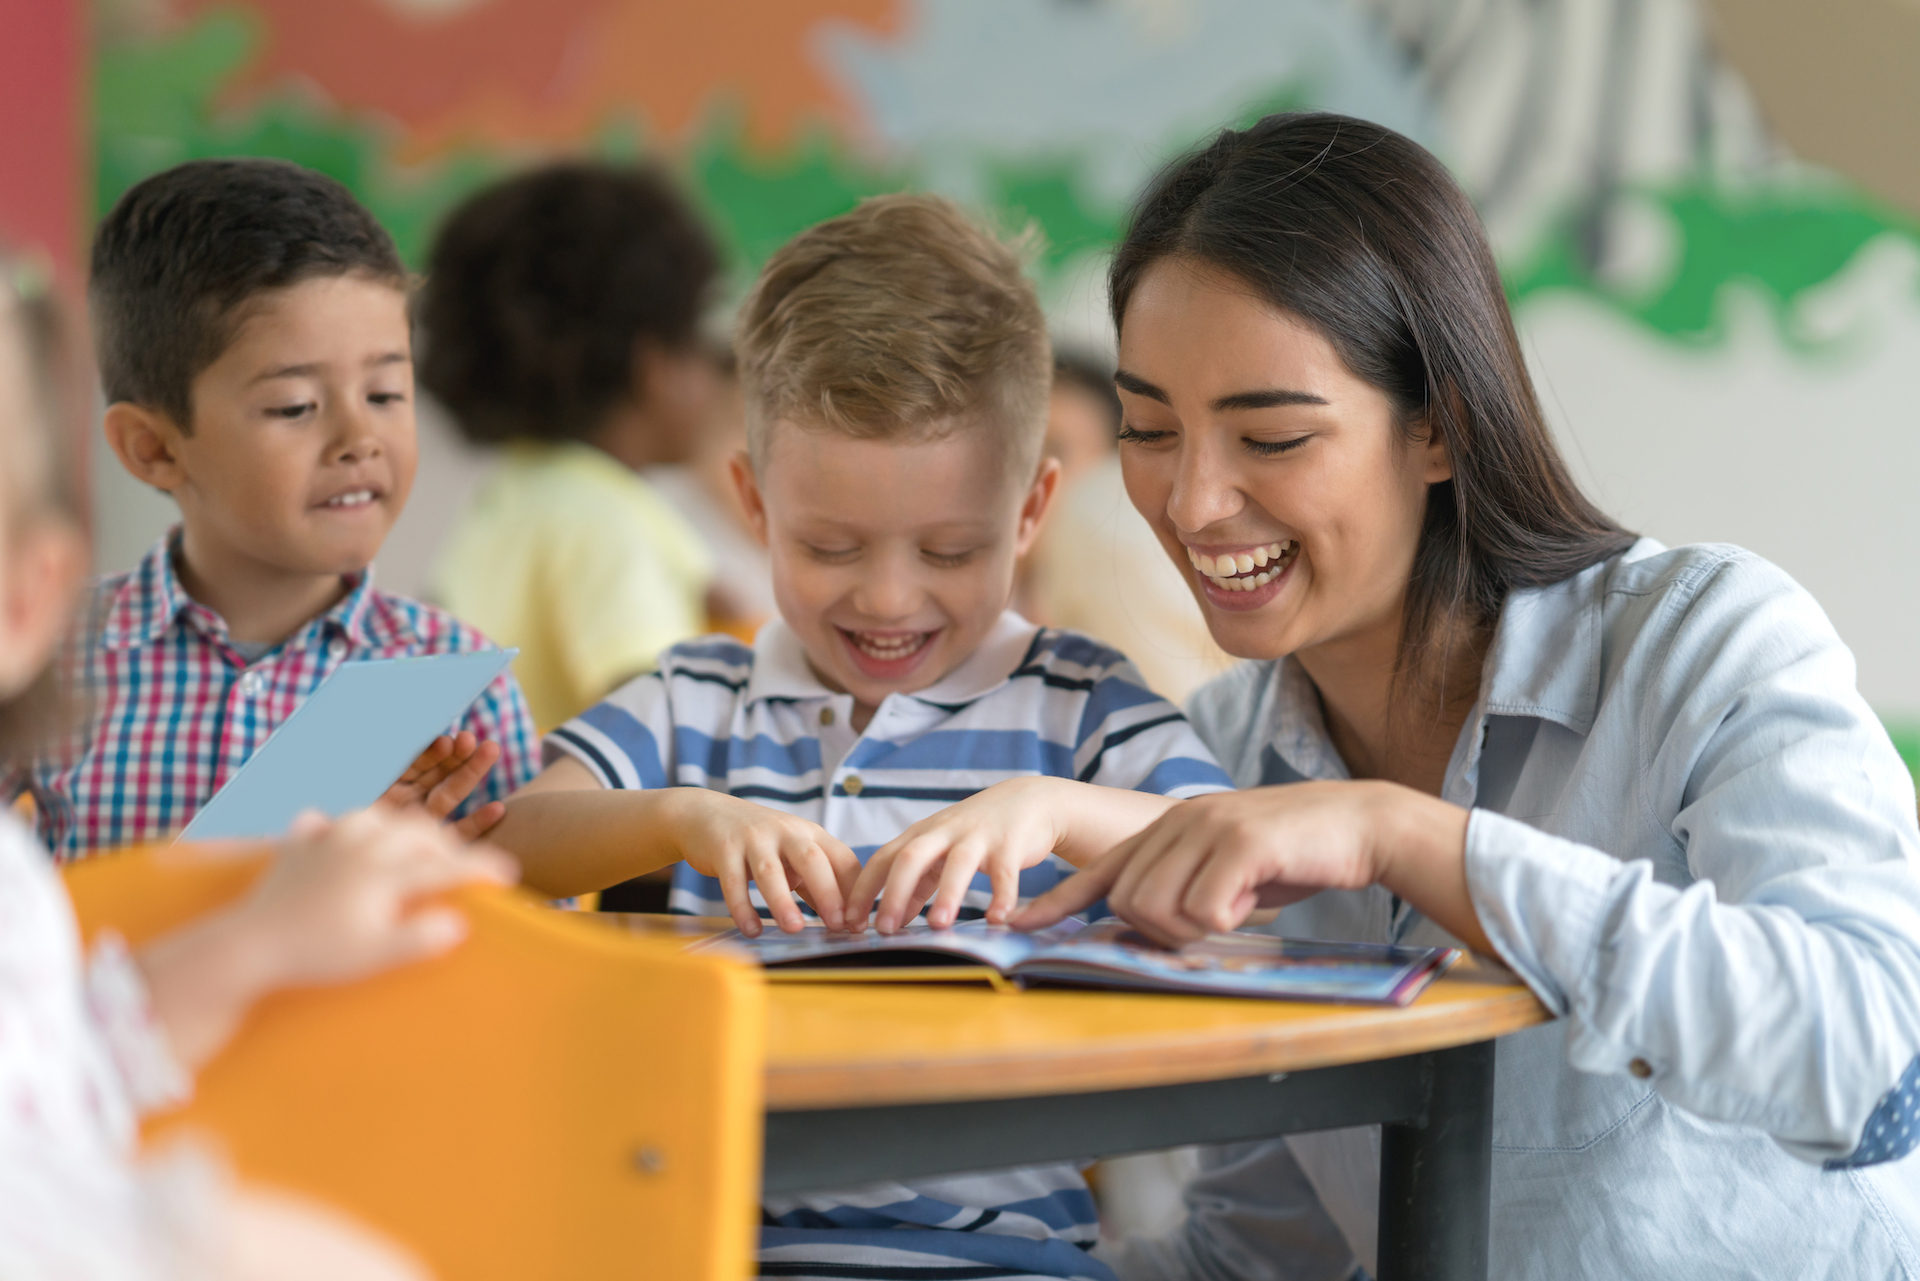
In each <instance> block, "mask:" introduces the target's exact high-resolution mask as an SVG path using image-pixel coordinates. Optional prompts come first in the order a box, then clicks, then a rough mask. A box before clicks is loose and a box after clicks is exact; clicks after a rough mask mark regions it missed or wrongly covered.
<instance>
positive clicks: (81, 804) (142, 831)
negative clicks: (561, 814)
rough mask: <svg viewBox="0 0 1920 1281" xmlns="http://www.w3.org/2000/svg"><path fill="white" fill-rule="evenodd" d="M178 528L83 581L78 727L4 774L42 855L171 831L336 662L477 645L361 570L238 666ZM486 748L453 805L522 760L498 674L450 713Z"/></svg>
mask: <svg viewBox="0 0 1920 1281" xmlns="http://www.w3.org/2000/svg"><path fill="white" fill-rule="evenodd" d="M178 538H179V533H178V531H177V530H176V531H174V532H172V533H169V534H168V535H167V537H166V538H164V539H162V540H161V541H160V542H159V544H158V545H156V546H155V547H154V549H153V550H152V551H151V552H149V553H147V555H146V558H145V559H144V560H142V561H141V562H140V564H139V566H138V567H137V568H136V569H134V570H133V571H132V572H131V573H127V574H120V575H114V576H111V577H107V578H102V579H99V580H97V581H96V582H95V584H94V586H93V590H92V593H91V595H90V598H89V600H88V602H87V605H86V608H85V611H84V612H83V614H82V616H81V619H80V621H79V623H78V625H77V626H76V628H75V631H74V634H73V635H72V636H71V637H70V639H69V642H68V645H67V648H66V650H65V652H64V654H63V656H62V662H63V664H64V675H65V677H66V679H67V681H68V682H69V683H70V688H71V690H72V693H73V696H74V701H75V703H76V705H77V706H78V707H79V709H80V710H81V714H82V718H83V720H82V724H81V725H80V726H79V727H78V729H77V730H76V732H75V733H74V734H73V735H72V736H71V737H70V738H69V739H68V740H67V741H66V742H65V743H63V744H62V745H61V746H60V747H59V749H58V750H56V751H54V752H51V753H49V754H47V755H45V756H42V757H41V758H40V759H38V760H36V761H35V762H34V763H33V765H32V767H31V768H30V769H29V770H16V771H14V772H13V773H12V774H11V775H10V776H9V777H8V778H7V779H6V791H7V793H8V794H9V795H12V796H18V794H19V793H21V792H22V791H30V792H31V793H32V795H33V800H34V807H35V822H36V824H37V825H38V827H39V830H40V837H41V839H42V840H43V841H45V842H46V844H47V846H48V848H50V849H51V850H52V851H53V853H54V855H55V857H56V858H59V859H61V860H63V861H64V860H67V859H74V858H81V857H84V856H86V855H88V854H92V853H95V852H99V851H103V850H111V849H118V848H120V847H123V846H127V845H134V844H139V843H141V842H144V841H153V840H158V839H164V838H166V837H168V836H170V835H172V834H173V833H174V832H176V831H178V830H179V829H180V828H182V827H184V826H185V825H186V823H187V820H188V819H190V818H191V817H192V816H193V814H194V812H195V811H196V810H198V809H199V808H200V807H201V806H202V805H204V804H206V803H207V801H208V800H209V799H210V798H211V797H212V796H213V794H214V793H215V792H216V791H218V790H219V789H220V787H221V785H222V784H224V783H225V782H226V781H227V779H229V778H230V777H232V776H233V773H234V771H235V770H237V769H239V768H240V766H241V765H243V764H244V763H246V761H247V758H249V757H250V756H252V755H253V753H254V752H255V751H256V750H258V749H259V747H260V745H261V744H262V743H264V742H266V741H267V738H268V736H269V735H271V734H272V733H273V731H274V730H276V729H278V728H279V727H280V725H281V723H282V722H284V721H285V720H286V719H287V717H289V716H291V715H292V714H293V711H294V709H295V708H297V707H299V706H300V704H301V702H302V701H303V700H305V698H306V697H307V695H309V694H311V693H313V691H314V690H315V689H317V688H318V687H319V685H320V682H322V681H324V680H325V679H326V678H327V677H328V676H329V675H331V674H332V673H333V670H334V669H335V668H337V667H338V666H340V664H342V663H347V662H358V661H362V660H365V659H374V658H407V657H413V656H416V655H423V654H450V653H458V652H462V651H467V650H476V649H486V648H489V647H490V642H489V641H488V640H487V639H486V637H484V636H482V635H481V634H480V633H479V632H477V631H475V630H474V629H473V628H471V627H468V626H466V625H465V624H464V623H461V622H458V621H456V620H455V619H454V618H453V617H452V616H450V615H448V614H446V613H443V612H441V611H440V610H437V609H434V608H432V607H430V606H427V605H422V604H419V603H418V602H416V601H410V600H407V599H405V598H404V597H400V596H391V595H388V594H387V593H385V592H381V591H376V590H375V589H374V587H373V574H372V571H371V570H369V571H368V572H367V573H365V574H362V575H360V576H359V578H358V580H357V581H355V582H354V584H353V587H352V589H351V590H350V591H349V592H348V593H347V594H346V596H345V597H344V598H343V599H342V600H341V601H340V602H339V603H338V604H336V605H335V606H334V607H333V608H331V609H329V610H328V611H327V612H326V613H324V614H321V615H319V616H318V617H316V618H314V619H313V620H312V621H310V622H309V623H307V625H306V626H304V627H302V628H301V629H300V630H299V631H297V632H295V633H294V634H293V635H292V636H291V637H289V638H288V639H287V640H286V641H285V642H284V643H283V644H281V645H279V646H278V647H276V648H275V649H273V650H272V651H270V652H269V653H267V654H265V655H262V656H261V657H260V658H258V659H256V660H254V661H253V662H252V663H249V662H248V661H247V659H246V657H245V656H244V655H243V654H241V653H240V651H239V650H237V649H235V648H234V646H233V642H232V640H231V638H230V637H229V636H228V634H227V624H226V621H225V620H224V619H222V618H221V617H220V616H219V615H218V614H216V613H214V612H213V611H212V610H210V609H208V608H207V607H206V606H204V605H202V604H200V603H199V602H198V601H196V600H194V599H192V598H191V597H189V596H188V595H187V593H186V591H185V589H183V588H182V587H181V585H180V579H179V577H178V576H177V575H176V574H175V572H174V567H173V565H174V562H173V549H174V548H175V546H176V545H177V541H178ZM460 728H461V729H470V730H472V731H473V732H474V733H475V734H476V735H477V736H479V737H480V738H482V739H492V740H493V741H495V742H497V743H499V744H500V749H501V751H500V763H499V764H498V765H497V766H495V767H494V770H493V773H492V774H491V775H489V776H488V777H487V779H486V781H485V782H483V783H482V784H481V785H480V786H479V787H478V788H476V789H475V790H474V795H473V797H472V798H470V799H469V801H468V803H467V807H468V808H470V807H472V806H474V805H480V804H484V803H485V802H487V801H490V800H495V799H498V798H500V797H504V796H506V795H507V794H508V793H509V792H511V791H513V789H514V788H516V787H518V786H520V785H521V784H522V783H524V782H526V781H527V780H528V779H529V778H531V777H533V774H534V772H535V770H536V769H537V767H538V762H539V756H538V753H537V749H536V743H537V741H538V740H537V739H536V737H535V734H534V728H533V719H532V717H531V716H530V715H529V714H528V712H527V705H526V701H525V700H524V699H523V698H522V697H521V695H520V687H519V685H518V684H516V683H515V681H514V679H513V675H512V673H510V672H509V673H505V674H503V675H501V677H500V678H499V679H498V680H496V681H494V682H493V684H491V685H489V686H488V687H487V689H486V691H485V692H484V693H482V694H481V695H480V698H479V699H478V701H476V702H475V703H474V705H473V707H472V708H471V709H470V710H469V711H468V713H467V715H466V717H465V719H464V720H462V721H461V723H460Z"/></svg>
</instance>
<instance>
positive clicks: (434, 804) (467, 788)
mask: <svg viewBox="0 0 1920 1281" xmlns="http://www.w3.org/2000/svg"><path fill="white" fill-rule="evenodd" d="M499 760H500V744H498V743H494V742H482V741H481V740H480V739H479V738H477V737H475V735H474V733H473V731H472V730H467V729H463V730H461V731H460V732H459V733H458V734H442V735H441V736H440V737H439V738H436V739H434V740H433V742H431V743H429V744H428V745H427V750H426V751H424V752H422V753H420V755H418V756H416V757H415V758H414V761H413V764H411V765H409V766H407V772H406V773H404V774H402V775H401V776H400V780H399V781H398V782H397V783H395V784H394V785H393V786H392V787H389V788H388V789H387V791H386V795H384V796H382V797H381V798H380V804H381V805H384V806H386V807H388V808H389V809H398V810H412V809H419V810H424V811H425V812H426V813H427V814H429V815H430V816H432V817H434V818H438V819H444V818H445V817H446V816H447V815H449V814H451V813H453V812H454V811H455V810H456V809H459V808H460V803H461V802H462V801H464V800H466V799H467V797H469V796H471V795H473V789H474V788H476V787H478V786H480V784H481V782H482V781H483V780H485V778H486V777H487V775H488V774H489V773H490V772H492V770H493V767H494V766H495V765H496V764H498V763H499ZM506 812H507V807H506V806H505V805H504V804H503V803H501V802H500V801H491V802H489V803H487V804H485V805H482V806H481V807H480V808H479V809H477V810H475V811H474V812H473V813H471V814H469V815H467V816H466V817H465V818H463V819H461V820H460V821H459V822H458V823H455V824H454V825H453V830H454V832H455V833H456V834H458V835H459V837H460V838H461V839H462V840H467V841H477V840H479V839H480V838H481V837H482V836H485V835H486V834H487V833H488V832H489V831H491V830H492V829H493V828H494V826H495V825H497V824H498V823H499V822H500V819H501V818H502V817H503V816H504V815H505V814H506Z"/></svg>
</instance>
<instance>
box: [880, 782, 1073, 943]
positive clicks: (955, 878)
mask: <svg viewBox="0 0 1920 1281" xmlns="http://www.w3.org/2000/svg"><path fill="white" fill-rule="evenodd" d="M1082 787H1084V785H1083V784H1078V783H1073V782H1070V781H1068V780H1066V779H1058V778H1045V777H1034V778H1015V779H1009V780H1007V781H1006V782H1004V783H996V784H994V785H993V786H992V787H989V788H987V789H986V790H985V791H981V792H975V793H974V794H973V795H972V796H969V797H968V798H967V799H966V800H964V801H959V802H956V803H955V804H953V805H949V806H948V807H947V808H946V809H943V810H941V811H940V812H939V813H938V814H932V815H929V816H928V817H926V818H923V819H921V820H920V821H919V822H918V823H915V824H914V825H913V826H912V827H909V828H908V829H907V830H906V831H904V832H902V833H900V835H898V836H896V837H894V838H893V839H892V840H891V841H888V842H887V843H886V844H885V845H882V846H881V847H880V848H879V849H877V850H875V851H874V852H873V857H872V858H870V859H868V860H867V865H866V867H865V868H863V869H862V870H861V872H860V875H859V878H858V879H857V880H856V881H855V882H854V883H853V887H852V889H851V890H849V891H848V894H847V920H848V921H849V922H859V921H864V920H866V919H867V915H868V913H869V912H871V911H872V910H873V906H874V902H875V900H878V901H879V906H880V913H879V917H878V919H876V920H875V921H874V927H875V928H876V929H878V930H879V931H880V932H881V933H882V934H891V933H893V932H894V931H895V930H897V929H899V928H900V927H901V926H903V925H905V924H906V923H907V922H908V921H911V920H912V919H913V918H914V917H915V916H917V915H918V914H919V912H920V908H921V906H922V905H923V904H927V901H928V900H929V899H931V900H932V903H931V904H930V905H928V906H927V924H929V925H931V926H933V927H934V928H935V929H946V928H947V927H948V926H950V925H952V924H953V923H954V921H955V919H957V918H958V916H959V914H960V908H961V905H962V903H963V902H964V900H965V898H966V893H967V891H968V890H969V889H971V888H972V886H973V878H974V876H975V875H976V874H977V873H980V872H985V873H986V874H987V880H988V881H989V882H990V883H991V884H992V886H993V901H992V903H991V904H990V905H989V906H988V908H987V920H989V921H991V922H993V923H994V924H995V925H1000V924H1003V923H1005V921H1006V920H1007V918H1008V917H1010V916H1011V915H1013V910H1014V908H1016V907H1017V906H1019V902H1020V873H1021V871H1022V870H1023V869H1025V868H1029V867H1033V866H1035V865H1037V864H1039V863H1041V862H1044V861H1045V860H1046V858H1047V856H1048V855H1049V854H1052V853H1053V852H1054V851H1055V850H1057V849H1059V848H1060V847H1061V846H1062V845H1063V844H1064V843H1066V840H1067V831H1066V827H1065V824H1064V823H1063V822H1062V820H1063V819H1064V818H1065V817H1066V815H1067V812H1068V811H1069V810H1071V809H1072V806H1073V801H1074V799H1075V797H1074V796H1073V791H1072V789H1075V788H1082ZM1088 790H1095V789H1088Z"/></svg>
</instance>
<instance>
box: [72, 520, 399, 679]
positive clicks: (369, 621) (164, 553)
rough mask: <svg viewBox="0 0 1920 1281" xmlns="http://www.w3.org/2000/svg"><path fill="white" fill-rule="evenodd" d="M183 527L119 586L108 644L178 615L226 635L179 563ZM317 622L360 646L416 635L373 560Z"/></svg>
mask: <svg viewBox="0 0 1920 1281" xmlns="http://www.w3.org/2000/svg"><path fill="white" fill-rule="evenodd" d="M181 532H182V531H181V527H180V526H178V525H175V526H174V527H173V528H172V529H170V530H168V531H167V532H166V534H165V535H164V536H163V537H162V538H161V539H160V541H159V542H157V543H155V544H154V545H153V547H152V548H151V549H150V550H149V551H148V552H147V554H146V555H145V556H143V557H142V558H141V560H140V563H139V565H137V566H136V567H135V568H134V570H133V572H132V573H130V574H128V575H127V577H126V579H125V580H124V581H123V582H122V583H121V584H120V586H119V588H118V589H116V590H115V592H114V596H113V599H112V601H111V602H109V604H108V605H107V610H106V621H105V623H104V624H103V626H102V628H101V636H100V643H101V645H102V646H103V647H104V648H107V649H112V650H128V649H137V648H139V647H141V646H143V645H151V644H152V643H154V642H155V641H157V640H159V639H160V638H161V637H162V636H164V635H166V633H167V631H168V629H170V628H171V627H172V626H173V625H174V623H175V621H177V620H178V621H182V622H183V623H185V624H187V625H190V626H192V627H193V628H195V629H196V630H198V631H200V632H203V633H204V634H206V635H207V636H210V637H213V638H214V639H217V640H225V639H226V636H227V622H226V620H225V619H224V618H222V617H220V615H218V614H216V613H214V612H213V611H212V610H210V609H208V608H207V607H206V606H205V605H202V604H201V603H200V602H199V601H196V600H195V599H193V597H191V596H189V595H188V594H187V589H186V588H185V587H184V586H183V585H182V584H181V582H180V575H179V572H178V571H177V570H176V569H175V568H174V564H175V561H174V557H175V556H176V555H177V554H178V549H179V545H180V538H181ZM313 627H320V628H324V629H327V630H332V631H337V632H339V633H340V634H342V635H344V636H345V637H346V638H347V639H348V640H349V641H350V642H352V643H353V644H354V645H356V646H371V647H374V648H390V647H392V646H394V645H404V644H406V643H408V642H410V641H412V640H415V639H417V637H416V636H415V634H414V630H413V627H412V625H411V624H410V623H409V622H408V621H407V618H406V615H405V614H404V613H403V612H402V611H400V610H398V609H395V608H394V607H393V605H392V604H391V603H390V602H389V601H388V600H387V599H386V597H385V596H384V595H382V594H381V593H380V592H377V591H375V590H374V589H373V567H372V566H368V567H367V568H366V569H365V570H363V571H362V572H361V573H359V574H357V575H355V576H354V578H353V585H352V586H351V587H350V588H349V589H348V591H347V594H346V595H345V596H342V597H341V598H340V599H339V600H337V601H335V602H334V604H333V606H332V607H331V608H329V609H328V610H327V611H326V612H325V613H324V614H321V615H320V616H319V617H318V618H316V619H314V620H313V621H312V622H310V623H308V624H307V628H313ZM307 628H302V629H301V630H302V631H305V630H307Z"/></svg>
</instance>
